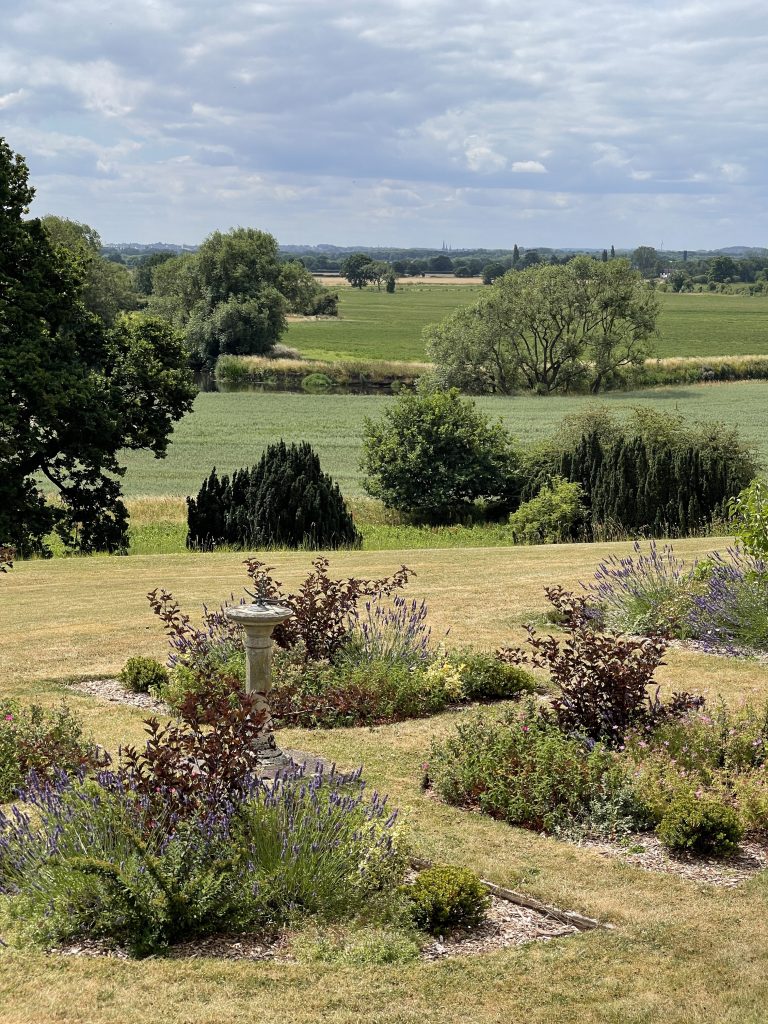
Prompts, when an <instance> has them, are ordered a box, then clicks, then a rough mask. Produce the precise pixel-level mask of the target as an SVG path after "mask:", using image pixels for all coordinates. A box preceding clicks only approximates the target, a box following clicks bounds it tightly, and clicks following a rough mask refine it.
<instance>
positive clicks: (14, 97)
mask: <svg viewBox="0 0 768 1024" xmlns="http://www.w3.org/2000/svg"><path fill="white" fill-rule="evenodd" d="M23 96H24V90H23V89H17V90H16V91H15V92H7V93H6V94H5V96H0V110H4V109H5V108H6V107H10V106H11V104H12V103H18V102H19V100H20V99H22V97H23Z"/></svg>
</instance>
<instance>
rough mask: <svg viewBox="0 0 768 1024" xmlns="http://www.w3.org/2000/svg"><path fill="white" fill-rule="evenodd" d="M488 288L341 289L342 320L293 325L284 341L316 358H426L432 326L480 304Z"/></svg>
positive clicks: (408, 286)
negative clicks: (423, 337)
mask: <svg viewBox="0 0 768 1024" xmlns="http://www.w3.org/2000/svg"><path fill="white" fill-rule="evenodd" d="M482 287H483V286H482V285H466V286H465V287H463V288H453V287H450V286H449V285H442V284H406V285H402V286H399V287H398V288H397V290H396V291H395V292H394V293H393V294H391V295H390V294H388V293H387V292H386V291H384V289H382V290H381V291H377V290H376V289H375V288H365V289H360V288H348V287H345V288H339V289H338V291H339V314H340V315H339V319H338V320H335V319H330V320H316V321H312V320H305V321H300V322H298V323H291V324H290V325H289V328H288V331H287V333H286V334H285V336H284V338H283V341H284V342H285V343H286V344H288V345H291V346H292V347H295V348H298V349H299V350H300V351H301V352H302V353H303V354H304V355H307V356H311V357H313V358H315V359H328V358H334V359H342V358H344V359H347V358H350V359H354V358H363V359H405V360H421V359H423V358H424V345H423V344H422V341H421V332H422V330H423V329H424V328H425V327H426V326H427V324H433V323H436V322H437V321H438V320H442V319H443V317H445V316H447V315H448V314H449V313H451V312H453V310H454V309H457V308H458V307H459V306H463V305H465V304H467V303H470V302H475V301H477V298H478V297H479V295H480V294H481V293H482Z"/></svg>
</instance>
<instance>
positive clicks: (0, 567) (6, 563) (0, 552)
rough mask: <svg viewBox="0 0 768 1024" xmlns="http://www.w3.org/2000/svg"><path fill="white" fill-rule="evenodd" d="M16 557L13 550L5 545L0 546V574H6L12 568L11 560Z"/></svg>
mask: <svg viewBox="0 0 768 1024" xmlns="http://www.w3.org/2000/svg"><path fill="white" fill-rule="evenodd" d="M15 557H16V551H15V550H14V548H12V547H9V546H8V545H7V544H0V572H8V570H9V569H12V568H13V559H14V558H15Z"/></svg>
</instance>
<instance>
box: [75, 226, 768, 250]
mask: <svg viewBox="0 0 768 1024" xmlns="http://www.w3.org/2000/svg"><path fill="white" fill-rule="evenodd" d="M91 226H92V227H96V225H91ZM97 230H98V228H97ZM218 230H222V229H218ZM276 241H277V244H278V247H279V248H280V249H299V250H307V249H319V250H321V251H322V250H323V248H333V249H338V250H346V249H354V250H359V251H365V250H366V249H371V250H376V249H397V250H402V251H404V252H405V251H411V252H419V251H421V252H437V253H441V254H443V255H446V256H451V254H453V255H461V254H464V253H472V252H512V251H513V249H514V246H515V244H517V246H518V248H519V249H520V251H521V252H532V251H538V250H541V249H547V250H552V251H554V252H585V253H590V252H599V253H602V251H603V250H604V249H607V251H608V252H610V250H611V246H610V245H608V246H605V245H522V244H520V243H514V242H513V243H512V245H510V246H491V245H483V246H465V247H460V248H459V247H453V248H448V249H443V248H441V245H442V243H441V244H440V245H433V246H430V245H398V244H371V243H363V242H354V243H351V244H349V245H345V244H342V243H338V242H281V241H280V239H279V238H278V239H276ZM202 242H203V239H200V241H199V242H174V241H157V240H155V241H152V242H140V241H137V240H136V239H133V240H131V241H106V240H105V239H102V241H101V244H102V248H105V249H112V248H114V249H117V248H121V247H122V248H128V247H131V246H135V247H136V248H150V247H152V248H163V247H166V248H168V249H170V248H179V249H190V250H193V249H197V248H199V246H200V245H201V244H202ZM641 244H645V243H641ZM637 248H638V246H636V245H632V246H629V245H615V244H614V249H615V251H616V252H617V253H620V252H623V253H631V252H634V250H635V249H637ZM653 248H656V251H657V252H658V253H659V254H660V255H661V254H663V253H665V252H673V253H679V252H688V253H690V254H691V255H697V254H702V253H710V252H739V251H742V250H753V251H763V252H768V246H765V245H743V244H730V245H721V246H716V247H714V248H699V249H692V248H691V247H690V246H683V247H681V248H679V249H675V248H672V247H671V246H665V247H664V248H663V249H659V248H657V247H656V246H653Z"/></svg>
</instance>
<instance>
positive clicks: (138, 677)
mask: <svg viewBox="0 0 768 1024" xmlns="http://www.w3.org/2000/svg"><path fill="white" fill-rule="evenodd" d="M118 678H119V679H120V682H121V683H122V684H123V686H125V687H127V689H129V690H133V692H134V693H149V691H150V688H152V689H153V690H154V689H157V690H160V689H162V687H163V686H164V685H165V684H166V683H167V682H168V669H167V668H166V667H165V665H161V664H160V662H159V661H156V660H155V659H154V658H144V657H141V656H138V657H134V658H129V659H128V661H126V663H125V665H123V668H122V670H121V672H120V675H119V677H118Z"/></svg>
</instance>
